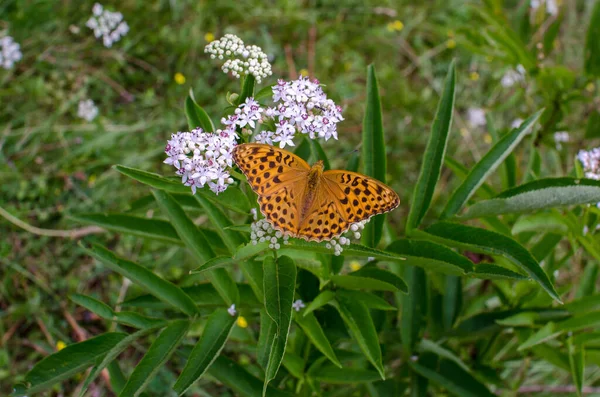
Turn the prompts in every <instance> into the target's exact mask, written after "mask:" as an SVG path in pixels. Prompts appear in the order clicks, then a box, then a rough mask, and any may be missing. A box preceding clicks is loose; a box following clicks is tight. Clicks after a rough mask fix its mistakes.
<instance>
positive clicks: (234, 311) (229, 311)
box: [227, 303, 237, 317]
mask: <svg viewBox="0 0 600 397" xmlns="http://www.w3.org/2000/svg"><path fill="white" fill-rule="evenodd" d="M227 313H229V315H230V316H231V317H235V315H236V314H237V310H235V303H234V304H232V305H231V306H229V309H227Z"/></svg>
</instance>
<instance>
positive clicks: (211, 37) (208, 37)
mask: <svg viewBox="0 0 600 397" xmlns="http://www.w3.org/2000/svg"><path fill="white" fill-rule="evenodd" d="M214 39H215V35H214V34H212V33H211V32H208V33H206V34H205V35H204V41H206V42H208V43H210V42H211V41H213V40H214Z"/></svg>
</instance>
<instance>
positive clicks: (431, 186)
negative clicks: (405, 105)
mask: <svg viewBox="0 0 600 397" xmlns="http://www.w3.org/2000/svg"><path fill="white" fill-rule="evenodd" d="M455 84H456V71H455V64H454V61H453V62H452V63H451V64H450V67H449V68H448V74H447V76H446V80H445V83H444V91H443V93H442V98H441V99H440V102H439V104H438V108H437V111H436V115H435V120H434V122H433V125H432V127H431V133H430V135H429V141H428V142H427V148H426V149H425V154H424V156H423V162H422V163H421V172H420V173H419V179H418V180H417V184H416V185H415V191H414V193H413V196H412V203H411V205H410V212H409V214H408V219H407V221H406V233H407V234H408V235H410V234H411V232H412V230H413V229H415V228H416V227H418V226H419V224H420V223H421V221H422V220H423V217H424V216H425V214H426V213H427V210H428V209H429V206H430V205H431V200H432V198H433V192H434V190H435V185H436V184H437V181H438V179H439V178H440V172H441V170H442V164H443V163H444V156H445V154H446V146H447V144H448V134H449V132H450V125H451V124H452V113H453V109H454V89H455Z"/></svg>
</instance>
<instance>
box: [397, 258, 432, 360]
mask: <svg viewBox="0 0 600 397" xmlns="http://www.w3.org/2000/svg"><path fill="white" fill-rule="evenodd" d="M403 269H404V279H405V280H406V281H407V283H408V285H409V289H410V294H408V295H400V297H399V300H400V304H401V305H402V307H401V310H402V311H401V317H400V337H401V339H402V346H403V348H404V349H403V352H404V353H405V355H406V356H407V357H408V356H410V355H411V354H412V352H413V350H414V348H415V346H416V344H417V343H418V341H419V339H420V337H421V334H422V331H423V328H424V326H425V316H426V315H427V307H428V304H427V288H428V287H427V275H426V274H425V271H424V270H423V269H421V268H419V267H414V266H404V267H403Z"/></svg>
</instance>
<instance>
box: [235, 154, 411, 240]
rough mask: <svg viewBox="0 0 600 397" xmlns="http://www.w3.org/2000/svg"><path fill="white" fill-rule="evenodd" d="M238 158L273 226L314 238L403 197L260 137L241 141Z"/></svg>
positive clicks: (338, 230) (340, 229) (342, 229)
mask: <svg viewBox="0 0 600 397" xmlns="http://www.w3.org/2000/svg"><path fill="white" fill-rule="evenodd" d="M233 159H234V161H235V162H236V164H237V165H238V167H239V168H240V170H241V171H242V172H243V173H244V175H245V176H246V178H247V179H248V183H249V184H250V186H251V187H252V190H254V192H256V194H257V195H258V203H259V204H260V210H261V212H262V213H263V215H264V216H265V218H267V220H269V221H270V223H271V224H272V225H273V227H274V228H275V229H277V230H279V231H281V232H282V233H285V234H288V235H290V236H292V237H298V238H303V239H305V240H309V241H323V240H331V239H332V238H335V237H337V236H339V235H341V234H342V233H344V232H346V231H347V230H348V229H349V228H350V226H351V225H352V224H353V223H357V222H360V221H362V220H366V219H368V218H370V217H371V216H374V215H377V214H381V213H384V212H388V211H391V210H393V209H394V208H396V207H397V206H398V204H399V203H400V199H399V198H398V195H397V194H396V193H395V192H394V191H393V190H392V189H391V188H390V187H389V186H387V185H385V184H383V183H381V182H379V181H377V180H375V179H373V178H370V177H368V176H366V175H361V174H358V173H355V172H350V171H342V170H327V171H324V166H323V162H322V161H317V162H316V163H315V164H314V165H313V166H312V167H310V166H309V165H308V164H307V163H306V162H305V161H304V160H303V159H301V158H300V157H298V156H296V155H295V154H293V153H290V152H288V151H285V150H282V149H279V148H276V147H273V146H270V145H265V144H258V143H246V144H240V145H238V146H236V147H235V148H234V150H233Z"/></svg>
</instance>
